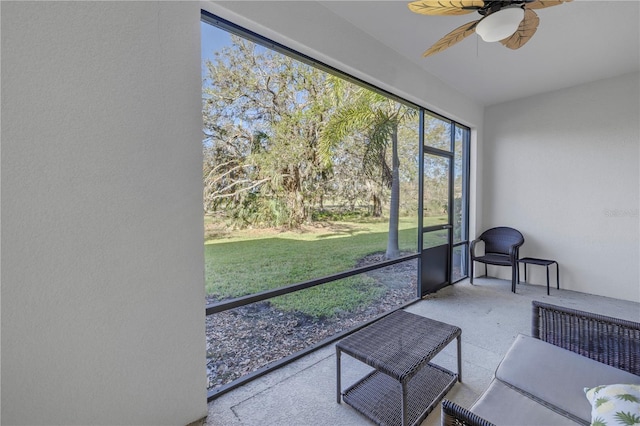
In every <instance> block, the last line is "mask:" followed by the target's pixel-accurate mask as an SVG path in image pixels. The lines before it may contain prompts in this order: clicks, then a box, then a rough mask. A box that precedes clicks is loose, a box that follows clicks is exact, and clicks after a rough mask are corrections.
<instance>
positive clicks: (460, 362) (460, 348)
mask: <svg viewBox="0 0 640 426" xmlns="http://www.w3.org/2000/svg"><path fill="white" fill-rule="evenodd" d="M460 337H461V336H458V337H457V340H458V382H460V383H462V352H461V350H462V342H461V339H460Z"/></svg>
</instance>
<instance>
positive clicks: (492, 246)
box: [469, 226, 524, 293]
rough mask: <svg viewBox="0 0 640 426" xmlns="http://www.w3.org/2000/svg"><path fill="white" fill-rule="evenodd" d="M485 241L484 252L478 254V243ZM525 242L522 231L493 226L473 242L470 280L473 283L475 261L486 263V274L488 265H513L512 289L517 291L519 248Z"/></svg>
mask: <svg viewBox="0 0 640 426" xmlns="http://www.w3.org/2000/svg"><path fill="white" fill-rule="evenodd" d="M479 241H482V242H484V254H483V255H481V256H478V255H476V243H478V242H479ZM522 244H524V237H523V236H522V234H521V233H520V231H518V230H515V229H513V228H507V227H505V226H501V227H497V228H491V229H488V230H486V231H484V232H483V233H482V235H480V237H478V238H477V239H476V240H474V241H472V242H471V245H470V246H469V252H470V254H471V271H470V272H471V274H470V281H471V284H473V262H480V263H484V274H485V275H487V265H497V266H511V291H512V292H514V293H515V292H516V282H518V259H519V254H518V250H519V248H520V246H521V245H522Z"/></svg>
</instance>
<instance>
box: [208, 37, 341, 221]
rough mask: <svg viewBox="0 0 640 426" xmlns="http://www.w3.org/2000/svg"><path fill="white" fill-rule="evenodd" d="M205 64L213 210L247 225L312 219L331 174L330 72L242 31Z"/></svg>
mask: <svg viewBox="0 0 640 426" xmlns="http://www.w3.org/2000/svg"><path fill="white" fill-rule="evenodd" d="M205 68H206V77H205V85H204V89H203V119H204V125H205V127H204V132H205V138H204V141H203V145H204V147H203V148H204V150H203V152H204V155H205V162H204V169H203V178H204V182H205V194H204V200H205V210H206V211H208V212H213V211H219V210H221V209H226V210H227V211H228V212H229V214H230V216H231V217H233V218H234V219H235V220H236V222H237V223H239V224H241V225H245V226H246V225H259V224H264V225H269V226H272V225H276V226H279V225H287V226H291V227H295V226H299V225H300V224H302V223H304V222H305V221H308V220H309V219H310V206H311V204H313V203H314V202H315V200H317V199H319V198H321V194H319V193H320V192H321V191H322V187H323V186H322V184H323V181H324V179H325V174H326V170H325V166H324V165H323V163H322V162H321V161H320V159H319V157H318V155H317V144H318V137H319V133H320V129H321V126H322V123H323V120H324V117H325V115H326V112H327V111H328V109H329V108H330V106H331V105H330V102H329V96H328V93H327V85H326V84H325V79H326V74H325V73H323V72H322V71H320V70H318V69H316V68H313V67H311V66H308V65H306V64H303V63H301V62H299V61H296V60H294V59H292V58H290V57H288V56H285V55H281V54H279V53H277V52H274V51H271V50H269V49H265V48H262V47H260V46H257V45H256V44H255V43H253V42H250V41H247V40H244V39H242V38H240V37H237V36H232V43H231V45H229V46H227V47H224V48H223V49H222V50H221V51H219V52H217V53H216V56H215V59H214V60H213V61H207V62H206V64H205Z"/></svg>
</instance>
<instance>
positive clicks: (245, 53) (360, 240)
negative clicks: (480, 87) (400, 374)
mask: <svg viewBox="0 0 640 426" xmlns="http://www.w3.org/2000/svg"><path fill="white" fill-rule="evenodd" d="M201 31H202V38H203V43H202V45H203V57H202V60H203V68H202V69H203V118H204V139H203V154H204V163H203V184H204V194H203V195H204V196H203V199H204V210H205V282H206V294H207V296H206V298H207V300H206V302H207V308H206V313H207V320H206V321H207V323H206V330H207V377H208V390H209V398H210V399H211V398H214V397H216V396H219V395H221V394H223V393H225V392H227V391H229V390H231V389H233V388H235V387H237V386H239V385H241V384H242V383H246V382H247V381H249V380H252V379H254V378H257V377H259V376H261V375H263V374H265V373H267V372H269V371H270V370H271V369H273V368H277V367H279V366H282V365H285V364H287V363H288V362H291V361H293V360H295V359H297V358H299V357H301V356H303V355H305V354H307V353H309V352H311V351H313V350H316V349H318V348H320V347H322V346H324V345H326V344H328V343H330V342H332V341H334V340H336V339H338V338H340V337H341V336H344V335H346V334H348V333H350V332H352V331H354V330H356V329H358V328H360V327H362V326H364V325H366V324H368V323H370V322H371V321H374V320H375V319H378V318H380V317H382V316H384V315H387V314H389V313H391V312H393V311H394V310H397V309H399V308H401V307H404V306H407V305H408V304H411V303H413V302H415V301H416V300H419V298H421V297H423V296H424V295H426V294H428V293H432V292H434V291H436V290H438V289H440V288H442V287H444V286H446V285H449V284H451V283H453V282H455V281H458V280H460V279H463V278H464V277H466V270H467V266H466V262H467V258H466V252H467V246H468V180H469V173H468V168H469V155H468V150H469V138H470V130H469V128H467V127H465V126H463V125H461V124H459V123H456V122H454V121H452V120H450V119H447V118H445V117H441V116H438V115H436V114H434V113H432V112H430V111H428V110H426V109H425V108H422V107H420V106H419V105H414V104H412V103H410V102H407V101H406V100H404V99H401V98H399V97H397V96H395V95H393V94H392V93H388V92H385V91H382V90H380V89H379V88H376V87H374V86H371V85H369V84H367V83H365V82H363V81H360V80H357V79H355V78H353V77H351V76H348V75H346V74H344V73H341V72H339V71H338V70H335V69H333V68H331V67H328V66H326V65H323V64H320V63H318V62H317V61H314V60H313V59H311V58H309V57H306V56H304V55H301V54H300V53H297V52H294V51H292V50H290V49H288V48H286V47H285V46H282V45H279V44H277V43H275V42H273V41H270V40H267V39H265V38H263V37H261V36H259V35H258V34H255V33H251V32H248V31H247V30H245V29H242V28H240V27H238V26H236V25H234V24H233V23H231V22H228V21H224V20H222V19H219V18H216V17H215V16H213V15H209V14H208V13H203V17H202V23H201ZM436 251H437V252H436Z"/></svg>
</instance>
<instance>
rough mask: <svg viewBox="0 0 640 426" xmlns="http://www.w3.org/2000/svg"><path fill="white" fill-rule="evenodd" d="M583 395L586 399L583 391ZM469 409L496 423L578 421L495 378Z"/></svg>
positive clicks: (522, 423)
mask: <svg viewBox="0 0 640 426" xmlns="http://www.w3.org/2000/svg"><path fill="white" fill-rule="evenodd" d="M582 398H584V393H583V394H582ZM470 411H471V412H472V413H474V414H476V415H478V416H480V417H482V418H483V419H485V420H488V421H490V422H491V423H493V424H495V425H519V426H527V425H536V426H540V425H576V424H579V423H576V422H574V421H572V420H570V419H569V418H567V417H564V416H562V415H560V414H558V413H556V412H554V411H552V410H550V409H548V408H546V407H545V406H544V405H541V404H539V403H537V402H536V401H535V400H533V399H531V398H529V397H527V396H525V395H523V394H521V393H520V392H517V391H515V390H513V389H512V388H510V387H508V386H507V385H505V384H504V383H502V382H501V381H499V380H495V379H494V380H493V381H492V382H491V384H490V385H489V387H488V388H487V390H486V391H485V392H484V393H483V394H482V396H481V397H480V399H478V400H477V401H476V403H475V404H474V405H473V406H472V407H471V409H470Z"/></svg>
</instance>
